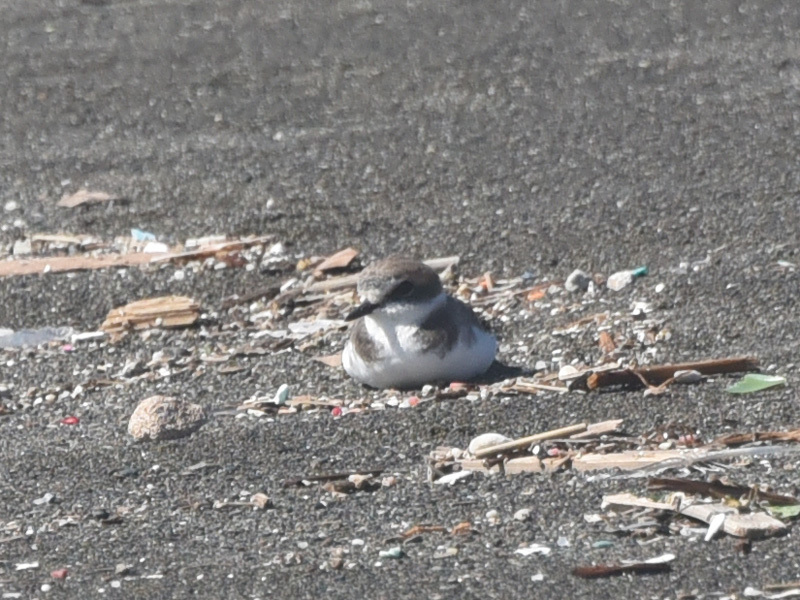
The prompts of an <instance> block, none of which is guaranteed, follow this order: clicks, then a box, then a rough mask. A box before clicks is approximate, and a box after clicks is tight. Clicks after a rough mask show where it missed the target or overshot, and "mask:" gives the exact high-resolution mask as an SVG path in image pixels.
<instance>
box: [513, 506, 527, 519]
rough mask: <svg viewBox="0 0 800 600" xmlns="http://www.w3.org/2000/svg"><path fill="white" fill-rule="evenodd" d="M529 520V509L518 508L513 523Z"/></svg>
mask: <svg viewBox="0 0 800 600" xmlns="http://www.w3.org/2000/svg"><path fill="white" fill-rule="evenodd" d="M530 518H531V509H530V508H520V509H519V510H518V511H517V512H515V513H514V520H515V521H527V520H528V519H530Z"/></svg>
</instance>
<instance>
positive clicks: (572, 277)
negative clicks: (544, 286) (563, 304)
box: [564, 269, 592, 292]
mask: <svg viewBox="0 0 800 600" xmlns="http://www.w3.org/2000/svg"><path fill="white" fill-rule="evenodd" d="M590 283H592V276H591V275H589V274H588V273H587V272H585V271H581V270H580V269H575V270H574V271H573V272H572V273H570V274H569V276H568V277H567V279H566V281H564V289H565V290H567V291H568V292H585V291H587V290H588V289H589V284H590Z"/></svg>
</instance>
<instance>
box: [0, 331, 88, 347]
mask: <svg viewBox="0 0 800 600" xmlns="http://www.w3.org/2000/svg"><path fill="white" fill-rule="evenodd" d="M73 331H74V330H73V329H72V327H42V328H40V329H20V330H19V331H14V330H12V329H3V328H0V348H22V347H25V346H38V345H40V344H46V343H48V342H55V341H63V340H66V339H69V338H70V336H71V335H72V333H73Z"/></svg>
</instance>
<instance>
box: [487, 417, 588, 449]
mask: <svg viewBox="0 0 800 600" xmlns="http://www.w3.org/2000/svg"><path fill="white" fill-rule="evenodd" d="M587 427H588V425H587V424H586V423H578V424H576V425H569V426H567V427H561V428H559V429H553V430H551V431H545V432H543V433H537V434H534V435H529V436H528V437H524V438H519V439H516V440H511V441H510V442H504V443H502V444H497V445H496V446H489V447H487V448H482V449H481V450H478V451H477V452H476V453H475V458H486V457H487V456H491V455H493V454H497V453H499V452H505V451H507V450H518V449H519V448H525V447H526V446H530V445H531V444H533V443H534V442H542V441H544V440H549V439H553V438H560V437H565V436H569V435H572V434H574V433H583V432H584V431H586V429H587Z"/></svg>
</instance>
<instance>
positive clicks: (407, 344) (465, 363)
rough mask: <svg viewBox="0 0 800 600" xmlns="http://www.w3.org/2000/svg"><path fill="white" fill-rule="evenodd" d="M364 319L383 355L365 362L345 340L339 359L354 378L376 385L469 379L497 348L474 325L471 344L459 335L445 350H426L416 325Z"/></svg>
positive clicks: (406, 385)
mask: <svg viewBox="0 0 800 600" xmlns="http://www.w3.org/2000/svg"><path fill="white" fill-rule="evenodd" d="M370 321H371V322H368V323H367V330H368V332H369V334H370V337H371V338H372V339H373V341H374V343H376V344H378V345H379V346H380V348H381V352H380V355H381V357H382V358H380V359H379V360H376V361H372V362H367V361H365V360H363V359H362V358H361V356H359V354H358V353H357V352H356V351H355V348H354V347H353V345H352V343H351V342H348V344H347V346H346V347H345V350H344V354H343V356H342V363H343V366H344V368H345V371H347V372H348V373H349V374H350V375H351V376H352V377H353V378H355V379H356V380H358V381H360V382H362V383H366V384H367V385H370V386H373V387H377V388H387V387H395V388H410V387H417V386H420V385H423V384H426V383H435V382H450V381H458V380H464V379H471V378H473V377H476V376H477V375H480V374H482V373H483V372H485V371H486V369H488V368H489V365H491V364H492V361H493V360H494V356H495V353H496V351H497V341H496V340H495V338H494V336H492V335H491V334H489V333H487V332H486V331H483V330H481V329H478V328H477V327H473V330H474V334H475V335H474V338H473V339H472V340H471V341H472V342H473V343H472V344H467V343H466V342H465V341H464V340H466V339H470V336H465V335H462V336H459V342H458V343H457V344H456V345H455V346H453V347H452V348H451V349H450V350H448V351H447V352H442V353H439V352H435V351H425V350H424V349H423V348H422V347H421V346H420V345H419V342H418V340H417V338H416V337H415V332H416V331H417V326H416V325H413V326H412V325H397V326H394V327H389V328H384V327H381V326H380V324H378V323H377V322H375V321H372V320H370Z"/></svg>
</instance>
